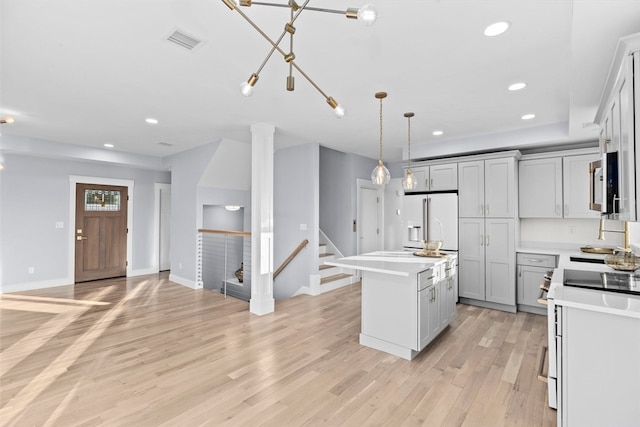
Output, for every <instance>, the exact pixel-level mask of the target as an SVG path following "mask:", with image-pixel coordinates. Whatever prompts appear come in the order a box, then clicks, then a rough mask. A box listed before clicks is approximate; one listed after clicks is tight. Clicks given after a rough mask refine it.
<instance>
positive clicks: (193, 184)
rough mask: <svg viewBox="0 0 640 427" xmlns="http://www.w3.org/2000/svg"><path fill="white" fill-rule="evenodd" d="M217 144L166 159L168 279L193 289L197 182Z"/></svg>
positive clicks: (198, 207) (199, 216)
mask: <svg viewBox="0 0 640 427" xmlns="http://www.w3.org/2000/svg"><path fill="white" fill-rule="evenodd" d="M219 144H220V142H216V143H211V144H207V145H203V146H200V147H197V148H194V149H191V150H187V151H183V152H180V153H178V154H175V155H173V156H170V157H168V158H167V159H166V160H167V163H168V164H169V165H170V166H171V275H170V278H171V280H174V281H176V282H178V283H181V284H183V285H187V286H192V287H193V286H195V282H196V252H197V236H198V228H199V227H200V226H201V225H202V206H203V205H205V204H210V205H212V204H223V203H224V202H220V203H218V202H216V201H206V200H205V201H203V202H201V203H200V204H199V203H198V182H199V181H200V177H201V176H202V174H203V172H204V170H205V168H206V167H207V165H208V164H209V161H210V160H211V157H212V156H213V155H214V153H215V152H216V149H217V148H218V145H219Z"/></svg>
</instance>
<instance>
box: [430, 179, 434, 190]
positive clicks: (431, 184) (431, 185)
mask: <svg viewBox="0 0 640 427" xmlns="http://www.w3.org/2000/svg"><path fill="white" fill-rule="evenodd" d="M431 188H433V178H430V179H429V189H431Z"/></svg>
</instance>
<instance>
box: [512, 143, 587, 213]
mask: <svg viewBox="0 0 640 427" xmlns="http://www.w3.org/2000/svg"><path fill="white" fill-rule="evenodd" d="M598 157H599V156H598V153H597V152H595V151H594V152H593V153H589V154H581V155H564V156H560V155H558V156H557V157H547V158H535V159H523V160H521V161H520V165H519V168H518V172H519V175H520V179H519V187H520V188H519V192H518V199H519V202H518V203H519V213H520V218H599V216H600V214H599V213H598V212H596V211H592V210H590V209H589V163H591V162H593V161H595V160H597V159H598Z"/></svg>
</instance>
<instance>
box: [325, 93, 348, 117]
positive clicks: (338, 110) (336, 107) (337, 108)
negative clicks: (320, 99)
mask: <svg viewBox="0 0 640 427" xmlns="http://www.w3.org/2000/svg"><path fill="white" fill-rule="evenodd" d="M327 104H329V106H330V107H331V108H333V113H334V114H335V115H336V117H337V118H339V119H341V118H343V117H344V115H345V114H347V110H345V109H344V107H343V106H341V105H340V104H338V102H337V101H336V100H335V99H333V98H332V97H328V98H327Z"/></svg>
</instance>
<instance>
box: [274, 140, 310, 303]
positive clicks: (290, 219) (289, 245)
mask: <svg viewBox="0 0 640 427" xmlns="http://www.w3.org/2000/svg"><path fill="white" fill-rule="evenodd" d="M319 163H320V147H319V145H318V144H304V145H298V146H294V147H289V148H284V149H280V150H277V151H276V152H275V153H274V176H273V186H274V194H273V209H274V214H273V219H274V224H273V231H274V243H273V252H274V258H273V268H274V270H275V269H276V268H278V267H279V266H280V264H282V262H283V261H284V260H285V259H286V258H287V257H288V256H289V255H290V254H291V252H292V251H293V250H294V249H295V248H296V247H297V246H298V245H299V244H300V243H301V242H302V241H303V240H304V239H307V240H309V244H308V245H307V246H306V247H305V248H304V249H303V250H302V251H301V252H300V253H299V254H298V256H297V257H295V258H294V259H293V261H291V263H290V264H289V265H288V266H287V267H286V268H285V269H284V270H282V272H281V273H280V275H279V276H278V277H277V278H275V279H274V282H273V296H274V298H275V299H276V300H281V299H284V298H288V297H291V296H292V295H293V294H295V293H296V291H297V290H298V289H300V287H302V286H309V279H310V274H312V273H317V262H318V254H319V249H318V248H319V240H318V239H319V237H318V236H319V233H318V229H319V214H318V205H319V183H318V173H319Z"/></svg>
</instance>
